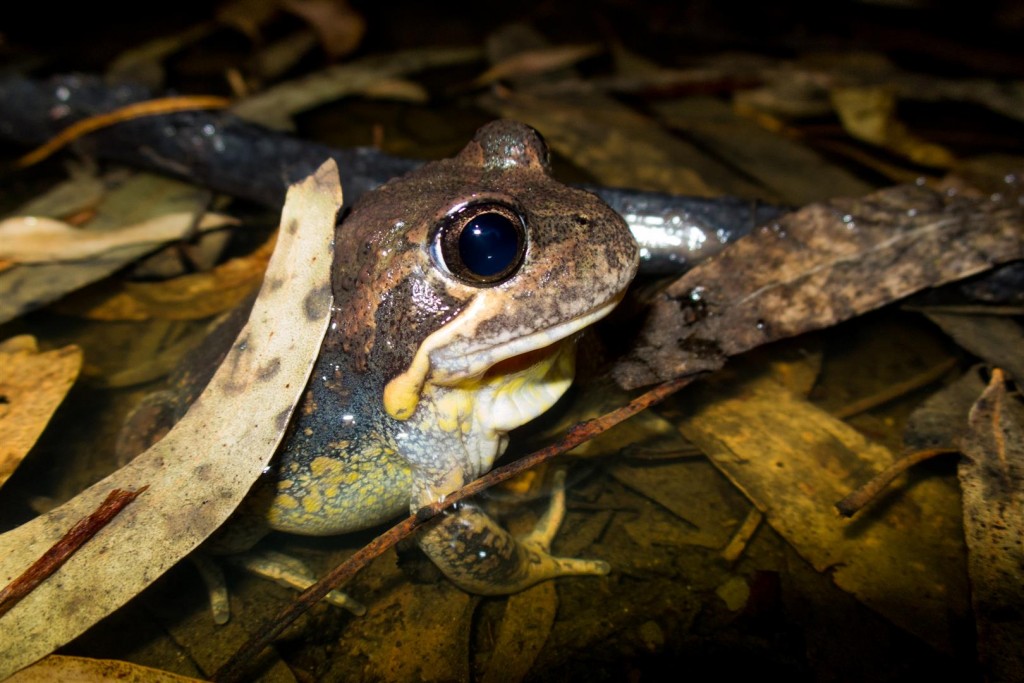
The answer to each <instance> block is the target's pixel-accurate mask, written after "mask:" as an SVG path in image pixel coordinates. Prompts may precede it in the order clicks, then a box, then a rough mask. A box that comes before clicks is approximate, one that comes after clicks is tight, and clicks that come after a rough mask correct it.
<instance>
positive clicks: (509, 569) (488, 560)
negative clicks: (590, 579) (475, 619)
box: [419, 470, 610, 595]
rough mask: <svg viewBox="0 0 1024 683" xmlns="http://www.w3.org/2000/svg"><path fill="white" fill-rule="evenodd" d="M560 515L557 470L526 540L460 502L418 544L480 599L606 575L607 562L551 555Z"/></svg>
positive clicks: (562, 499) (560, 481)
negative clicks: (548, 499)
mask: <svg viewBox="0 0 1024 683" xmlns="http://www.w3.org/2000/svg"><path fill="white" fill-rule="evenodd" d="M423 502H426V501H423ZM564 516H565V472H564V470H562V471H558V472H556V474H555V480H554V484H553V489H552V495H551V503H550V505H549V507H548V509H547V511H546V512H545V513H544V516H543V517H542V518H541V519H540V521H539V522H538V523H537V526H536V527H535V528H534V530H533V531H532V532H531V533H529V534H527V535H526V536H524V537H521V538H518V539H516V538H514V537H513V536H512V535H511V534H510V533H509V532H508V531H506V530H505V529H503V528H502V527H501V526H500V525H498V523H497V522H495V521H494V520H493V519H492V518H491V517H490V516H489V515H488V514H487V513H485V512H484V511H483V510H481V509H480V508H479V507H477V506H476V505H475V504H473V503H471V502H464V503H460V504H458V505H456V506H455V507H453V508H451V509H449V510H447V511H445V512H444V513H443V514H442V515H440V517H439V518H438V519H437V520H436V521H434V522H432V523H431V524H430V525H428V527H427V528H426V529H425V530H424V531H423V532H421V535H420V536H419V544H420V547H421V548H422V549H423V551H424V552H426V554H427V555H428V556H429V557H430V559H431V560H433V562H434V563H435V564H436V565H437V566H438V567H439V568H440V569H441V571H442V572H444V574H445V575H446V576H447V577H448V578H449V579H451V581H452V582H453V583H455V584H456V585H458V586H459V587H460V588H462V589H463V590H466V591H469V592H471V593H477V594H480V595H502V594H507V593H515V592H518V591H521V590H523V589H526V588H529V587H530V586H532V585H533V584H535V583H538V582H540V581H544V580H546V579H553V578H555V577H559V576H580V575H592V576H603V575H605V574H607V573H608V571H609V569H610V568H609V566H608V563H607V562H604V561H601V560H585V559H575V558H565V557H554V556H552V555H551V554H550V549H551V542H552V540H553V539H554V536H555V534H556V533H557V532H558V527H559V526H560V525H561V523H562V519H563V518H564Z"/></svg>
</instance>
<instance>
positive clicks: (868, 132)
mask: <svg viewBox="0 0 1024 683" xmlns="http://www.w3.org/2000/svg"><path fill="white" fill-rule="evenodd" d="M831 96H832V104H833V106H834V107H835V109H836V113H837V114H838V115H839V120H840V121H841V122H842V124H843V128H844V129H845V130H846V132H847V133H849V134H850V135H852V136H853V137H855V138H857V139H858V140H863V141H864V142H869V143H871V144H873V145H877V146H879V147H883V148H885V149H888V150H891V151H893V152H895V153H896V154H899V155H900V156H902V157H905V158H907V159H910V160H911V161H913V162H914V163H915V164H921V165H922V166H932V167H935V168H949V167H951V166H952V165H953V163H954V162H955V161H956V159H955V158H954V157H953V154H952V153H951V152H950V151H949V150H947V149H946V148H945V147H942V146H941V145H937V144H935V143H933V142H927V141H925V140H923V139H921V138H920V137H918V136H916V135H914V134H913V133H911V132H910V131H909V130H908V129H907V127H906V126H905V125H904V124H903V123H902V122H901V121H899V120H898V119H897V118H896V95H895V94H894V93H893V91H892V90H891V89H889V88H886V87H879V86H872V87H864V88H858V87H846V88H834V89H833V90H832V91H831Z"/></svg>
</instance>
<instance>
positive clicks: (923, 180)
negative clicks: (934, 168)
mask: <svg viewBox="0 0 1024 683" xmlns="http://www.w3.org/2000/svg"><path fill="white" fill-rule="evenodd" d="M927 182H928V180H927V178H925V177H924V176H923V175H919V176H917V178H915V179H914V184H915V185H917V186H918V187H924V186H925V183H927Z"/></svg>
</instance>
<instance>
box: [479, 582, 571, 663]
mask: <svg viewBox="0 0 1024 683" xmlns="http://www.w3.org/2000/svg"><path fill="white" fill-rule="evenodd" d="M557 612H558V592H557V591H556V590H555V582H554V581H545V582H543V583H539V584H537V585H536V586H533V587H531V588H528V589H526V590H525V591H522V592H521V593H516V594H515V595H510V596H509V598H508V600H507V601H506V604H505V615H504V616H503V617H502V620H501V625H500V626H499V627H498V636H497V641H496V642H495V643H494V649H493V650H492V651H491V656H490V659H488V660H487V668H486V669H485V670H484V674H483V676H482V677H481V681H482V683H504V682H505V681H509V682H510V683H514V682H516V681H521V680H523V679H525V678H526V675H527V674H528V673H529V672H530V668H531V667H532V666H533V663H534V662H535V661H536V660H537V655H538V654H540V651H541V649H543V647H544V643H545V642H546V641H547V639H548V635H549V634H550V633H551V627H552V626H553V625H554V623H555V615H556V613H557Z"/></svg>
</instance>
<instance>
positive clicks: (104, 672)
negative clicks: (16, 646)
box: [6, 655, 199, 683]
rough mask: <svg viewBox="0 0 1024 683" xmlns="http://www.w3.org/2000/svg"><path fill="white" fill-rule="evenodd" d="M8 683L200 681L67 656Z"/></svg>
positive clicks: (48, 659) (38, 665)
mask: <svg viewBox="0 0 1024 683" xmlns="http://www.w3.org/2000/svg"><path fill="white" fill-rule="evenodd" d="M6 680H7V683H104V682H105V681H115V680H116V681H122V682H123V683H199V679H197V678H189V677H188V676H179V675H177V674H172V673H169V672H167V671H159V670H157V669H151V668H149V667H148V666H140V665H138V664H131V663H129V662H119V661H117V660H113V659H89V658H87V657H66V656H64V655H50V656H49V657H46V658H44V659H42V660H40V661H38V662H36V663H35V664H33V665H32V666H30V667H28V668H26V669H22V670H21V671H19V672H18V673H16V674H14V675H13V676H11V677H10V678H8V679H6Z"/></svg>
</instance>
